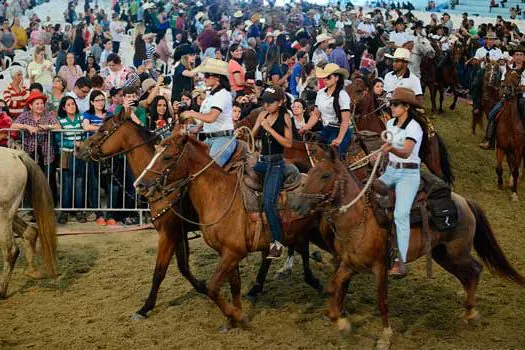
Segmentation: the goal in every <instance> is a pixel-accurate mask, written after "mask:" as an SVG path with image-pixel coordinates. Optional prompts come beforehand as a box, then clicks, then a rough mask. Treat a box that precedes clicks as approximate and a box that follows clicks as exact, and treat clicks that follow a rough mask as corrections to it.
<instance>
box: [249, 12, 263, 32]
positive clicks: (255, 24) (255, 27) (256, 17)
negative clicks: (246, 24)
mask: <svg viewBox="0 0 525 350" xmlns="http://www.w3.org/2000/svg"><path fill="white" fill-rule="evenodd" d="M260 19H261V15H259V14H258V13H256V14H254V15H253V16H252V17H251V18H250V21H251V22H252V25H251V26H250V29H249V30H248V38H260V37H261V25H260V23H259V21H260Z"/></svg>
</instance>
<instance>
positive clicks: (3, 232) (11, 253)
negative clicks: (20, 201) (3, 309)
mask: <svg viewBox="0 0 525 350" xmlns="http://www.w3.org/2000/svg"><path fill="white" fill-rule="evenodd" d="M0 217H1V218H0V249H2V255H3V257H4V271H3V273H2V282H1V284H0V299H5V297H6V296H7V286H8V284H9V280H11V276H12V275H13V269H14V267H15V263H16V259H17V258H18V255H19V254H20V250H19V249H18V246H17V245H16V242H15V236H14V234H13V220H12V219H10V218H9V214H8V213H6V212H3V213H1V214H0Z"/></svg>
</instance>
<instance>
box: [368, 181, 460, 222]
mask: <svg viewBox="0 0 525 350" xmlns="http://www.w3.org/2000/svg"><path fill="white" fill-rule="evenodd" d="M451 196H452V190H451V188H450V186H449V185H448V184H446V183H445V182H444V181H443V180H441V179H440V178H439V177H437V176H435V175H433V174H431V173H428V172H423V173H422V174H421V183H420V185H419V189H418V193H417V195H416V198H415V199H414V203H413V204H412V209H411V212H410V225H411V226H413V227H424V226H426V225H428V224H430V225H431V226H432V228H433V229H434V230H437V231H447V230H451V229H454V228H455V227H456V226H457V224H458V211H457V208H456V205H455V203H454V201H453V200H452V197H451ZM394 203H395V193H394V191H393V190H391V189H390V188H388V187H387V186H386V185H385V184H384V183H383V182H382V181H380V180H375V181H374V183H373V187H372V204H373V208H374V214H375V216H376V218H377V220H378V222H379V224H380V225H381V226H382V227H383V228H389V227H391V223H392V222H393V213H394Z"/></svg>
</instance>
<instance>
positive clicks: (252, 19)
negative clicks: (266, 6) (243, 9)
mask: <svg viewBox="0 0 525 350" xmlns="http://www.w3.org/2000/svg"><path fill="white" fill-rule="evenodd" d="M260 19H261V15H260V14H258V13H254V14H253V15H252V17H250V20H251V21H252V22H253V23H257V21H259V20H260Z"/></svg>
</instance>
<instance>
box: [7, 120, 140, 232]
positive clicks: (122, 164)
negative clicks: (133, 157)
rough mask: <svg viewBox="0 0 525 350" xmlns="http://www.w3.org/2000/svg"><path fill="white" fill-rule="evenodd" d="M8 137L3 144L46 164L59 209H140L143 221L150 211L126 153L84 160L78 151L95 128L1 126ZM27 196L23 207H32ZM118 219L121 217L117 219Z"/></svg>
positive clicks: (109, 212) (108, 212)
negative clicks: (135, 185) (34, 130)
mask: <svg viewBox="0 0 525 350" xmlns="http://www.w3.org/2000/svg"><path fill="white" fill-rule="evenodd" d="M0 132H1V133H2V134H5V135H7V139H4V140H1V139H0V140H1V141H0V146H1V147H9V148H16V149H20V150H24V151H25V152H26V153H28V154H29V155H30V156H31V157H32V158H33V159H34V160H35V161H36V162H37V163H38V164H39V165H40V167H41V168H42V170H43V171H44V173H45V174H46V177H47V179H48V182H49V184H50V187H51V191H52V192H53V198H54V200H55V210H57V211H63V212H79V211H80V212H95V213H97V216H98V215H100V214H101V213H104V214H103V215H104V216H106V217H112V218H114V219H115V217H122V216H123V215H124V214H125V212H131V213H134V214H135V213H136V214H138V215H139V221H140V223H141V224H142V223H143V221H144V220H143V218H144V213H146V212H149V211H150V209H149V205H148V204H147V201H146V200H145V199H144V198H143V197H140V196H138V195H137V194H136V192H135V189H134V188H133V181H134V178H133V175H132V173H131V171H130V169H129V168H128V164H127V160H126V157H125V156H117V157H114V158H111V159H108V160H107V161H105V162H101V163H99V162H93V161H84V160H81V159H78V158H77V157H76V154H75V143H76V142H80V141H83V140H85V139H86V138H87V137H88V136H89V135H90V134H92V133H93V132H88V131H85V130H79V129H61V130H52V131H42V132H39V133H37V134H30V133H29V132H28V131H23V130H16V129H0ZM31 209H32V208H31V207H29V203H28V202H27V201H26V200H24V201H23V203H22V205H21V207H20V210H31ZM117 221H118V220H117Z"/></svg>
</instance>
